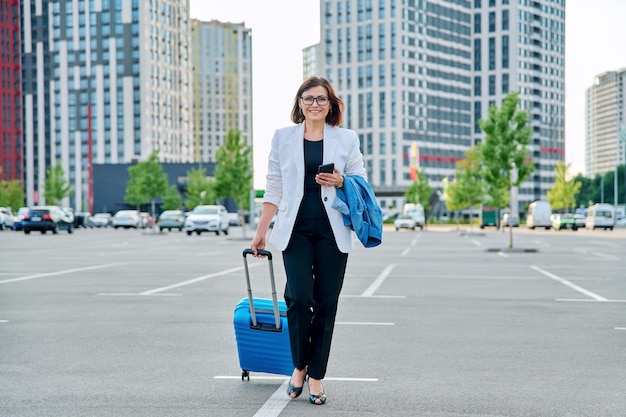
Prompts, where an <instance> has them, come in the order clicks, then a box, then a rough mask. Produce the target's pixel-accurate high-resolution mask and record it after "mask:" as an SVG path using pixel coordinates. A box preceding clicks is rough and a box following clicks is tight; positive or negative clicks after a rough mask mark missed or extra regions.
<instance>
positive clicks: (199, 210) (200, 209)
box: [185, 205, 230, 235]
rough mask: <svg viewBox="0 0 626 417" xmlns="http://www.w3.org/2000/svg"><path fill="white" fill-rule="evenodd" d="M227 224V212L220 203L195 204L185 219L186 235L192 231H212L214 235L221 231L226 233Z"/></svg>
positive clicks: (197, 232)
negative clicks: (209, 204) (208, 204)
mask: <svg viewBox="0 0 626 417" xmlns="http://www.w3.org/2000/svg"><path fill="white" fill-rule="evenodd" d="M229 226H230V223H229V219H228V212H227V211H226V208H225V207H224V206H220V205H211V206H206V205H202V206H196V207H195V208H194V209H193V210H192V211H191V213H189V215H188V216H187V219H186V220H185V231H186V232H187V235H191V234H192V233H193V232H196V234H198V235H199V234H201V233H202V232H214V233H215V234H216V235H219V234H220V232H221V233H224V234H225V235H227V234H228V227H229Z"/></svg>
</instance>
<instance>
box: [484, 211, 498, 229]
mask: <svg viewBox="0 0 626 417" xmlns="http://www.w3.org/2000/svg"><path fill="white" fill-rule="evenodd" d="M499 214H500V209H498V208H496V207H489V206H485V205H483V206H482V207H481V209H480V228H481V229H484V228H485V227H487V226H493V227H495V228H498V227H499V223H498V218H499V217H500V216H499Z"/></svg>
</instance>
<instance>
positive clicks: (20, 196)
mask: <svg viewBox="0 0 626 417" xmlns="http://www.w3.org/2000/svg"><path fill="white" fill-rule="evenodd" d="M1 176H2V167H0V177H1ZM23 205H24V185H23V184H22V183H21V182H20V181H18V180H9V181H5V180H0V207H10V208H11V210H14V211H15V210H17V209H18V208H20V207H22V206H23Z"/></svg>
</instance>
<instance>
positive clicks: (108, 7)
mask: <svg viewBox="0 0 626 417" xmlns="http://www.w3.org/2000/svg"><path fill="white" fill-rule="evenodd" d="M20 3H21V6H22V13H21V16H22V21H23V24H22V40H23V51H22V52H23V90H24V91H23V94H24V110H23V111H24V144H25V188H26V195H27V203H28V204H29V205H31V204H34V203H43V202H45V199H44V198H43V185H44V180H45V176H46V170H47V169H49V168H50V167H51V166H53V165H56V164H61V166H62V168H63V170H64V172H65V174H66V176H67V179H68V181H69V183H70V186H71V187H72V191H73V194H72V196H71V197H69V198H68V199H67V201H63V202H62V204H64V205H69V206H72V207H74V208H76V209H77V210H80V209H82V210H90V209H91V201H92V195H93V194H92V184H91V178H92V176H91V166H92V164H95V163H129V162H132V161H137V160H143V159H145V158H146V157H147V156H148V155H150V153H151V152H152V151H157V152H158V157H159V160H160V161H163V162H190V161H191V159H192V150H193V147H192V142H191V88H190V87H191V67H190V64H189V62H190V51H189V48H190V31H189V20H190V19H189V3H188V1H187V0H183V1H179V0H73V1H49V0H23V1H21V2H20Z"/></svg>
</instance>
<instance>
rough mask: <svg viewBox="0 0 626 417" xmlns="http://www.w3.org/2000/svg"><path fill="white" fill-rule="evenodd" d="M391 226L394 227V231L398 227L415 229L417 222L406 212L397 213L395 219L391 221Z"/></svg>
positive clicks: (398, 228)
mask: <svg viewBox="0 0 626 417" xmlns="http://www.w3.org/2000/svg"><path fill="white" fill-rule="evenodd" d="M393 226H394V227H395V228H396V231H398V230H400V229H411V230H415V228H416V227H417V222H416V221H415V218H414V217H412V216H409V215H408V214H398V216H397V217H396V219H395V220H394V221H393Z"/></svg>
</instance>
